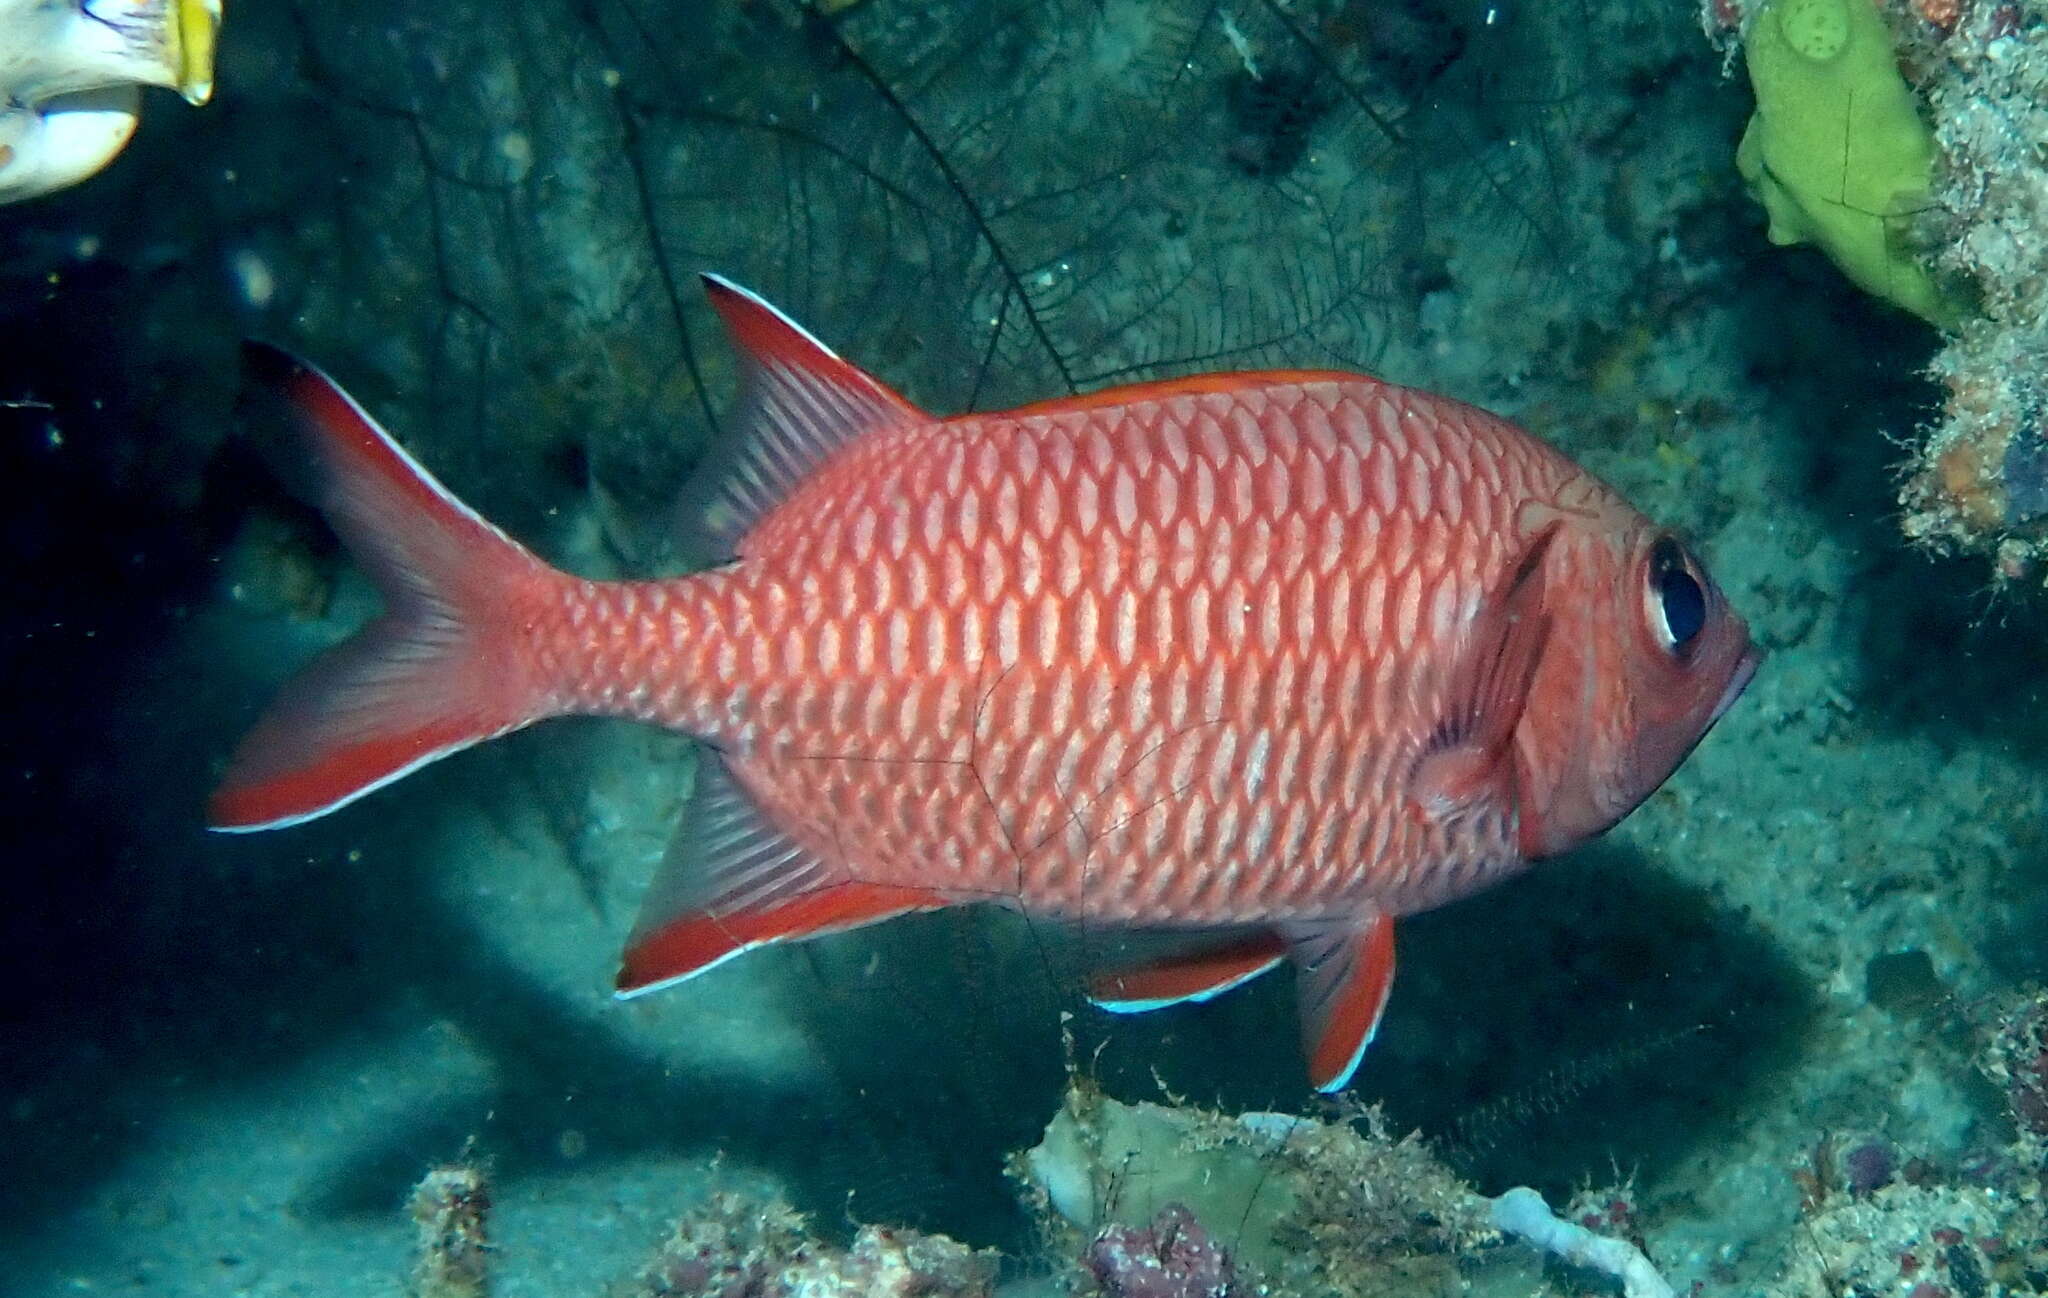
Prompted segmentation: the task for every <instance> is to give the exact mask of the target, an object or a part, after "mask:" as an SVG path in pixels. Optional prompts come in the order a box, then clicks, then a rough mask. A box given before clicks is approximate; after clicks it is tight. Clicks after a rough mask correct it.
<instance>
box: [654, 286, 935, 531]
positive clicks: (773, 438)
mask: <svg viewBox="0 0 2048 1298" xmlns="http://www.w3.org/2000/svg"><path fill="white" fill-rule="evenodd" d="M703 279H704V291H705V292H706V293H707V294H708V295H709V296H710V298H711V305H712V306H714V307H716V308H717V309H718V314H719V316H720V317H721V318H723V319H724V321H725V327H726V331H727V332H728V333H730V334H731V335H732V341H733V345H734V346H735V347H736V348H738V350H739V353H740V380H741V381H740V400H739V404H738V405H737V406H736V407H735V408H734V411H733V416H732V420H731V423H732V432H731V434H730V436H731V438H732V440H731V441H730V442H728V443H727V447H728V449H727V450H726V451H725V452H723V453H722V454H720V455H718V456H717V457H716V460H715V461H714V463H713V464H712V466H711V469H710V475H709V476H707V478H706V479H705V482H706V484H707V488H708V491H707V494H706V498H705V499H703V500H702V502H701V504H700V505H698V506H697V507H696V508H695V509H694V510H693V512H696V513H698V514H700V515H701V517H700V518H698V519H696V520H694V521H695V522H696V525H697V526H698V527H700V528H701V530H702V531H703V533H704V538H703V545H704V546H705V548H707V549H708V550H711V551H716V552H717V553H714V554H708V555H706V556H705V557H707V558H715V559H726V558H730V557H732V556H734V555H737V554H738V553H739V552H740V542H741V538H743V537H744V536H746V534H747V533H748V532H749V531H751V530H752V529H753V526H754V524H755V523H757V522H759V521H760V519H761V517H762V515H764V514H766V513H768V512H769V511H770V510H772V509H774V508H775V506H777V505H779V504H781V503H782V501H783V499H784V498H785V497H787V496H788V495H789V493H790V491H791V490H792V489H793V488H795V486H796V485H797V484H798V483H800V482H802V481H803V480H804V479H805V478H807V477H809V476H810V475H811V474H812V473H814V472H816V471H817V469H818V468H819V466H820V465H822V464H824V463H825V461H826V460H828V459H830V458H831V457H832V455H833V454H834V453H835V452H837V451H838V450H839V449H840V448H841V447H843V446H845V445H847V444H848V443H849V442H853V441H855V440H857V439H859V438H860V437H862V436H865V435H866V434H868V433H872V432H875V431H878V430H880V429H885V428H895V427H905V426H909V425H913V424H921V423H928V422H930V420H931V416H929V415H927V414H925V413H924V412H923V411H921V410H919V409H918V408H917V407H916V406H913V405H911V404H910V403H909V402H908V401H905V400H904V399H903V398H902V397H900V396H898V395H896V393H894V392H892V391H890V390H889V388H888V387H887V386H885V385H884V384H883V383H882V382H881V381H880V380H879V379H877V378H875V377H874V376H873V375H871V374H869V373H867V372H866V371H865V370H863V369H861V368H860V367H859V366H857V365H854V364H852V363H851V362H849V361H846V360H843V359H841V358H840V356H839V355H838V353H836V352H834V351H833V350H832V349H831V348H830V347H827V346H826V345H825V344H824V343H821V342H819V341H818V340H817V339H816V338H815V337H813V336H812V335H811V334H810V333H809V332H808V331H807V330H805V329H804V327H803V326H802V325H799V324H797V323H796V321H794V320H792V319H790V318H789V317H788V316H786V315H784V314H783V313H782V312H780V311H778V310H776V309H775V308H774V307H773V306H771V305H769V304H768V302H767V301H765V300H764V299H762V298H761V297H759V296H758V295H756V294H754V293H751V292H749V291H747V290H746V289H744V288H741V287H740V286H739V285H737V284H735V283H733V282H732V281H731V280H729V279H725V278H724V277H722V276H719V275H705V276H704V277H703Z"/></svg>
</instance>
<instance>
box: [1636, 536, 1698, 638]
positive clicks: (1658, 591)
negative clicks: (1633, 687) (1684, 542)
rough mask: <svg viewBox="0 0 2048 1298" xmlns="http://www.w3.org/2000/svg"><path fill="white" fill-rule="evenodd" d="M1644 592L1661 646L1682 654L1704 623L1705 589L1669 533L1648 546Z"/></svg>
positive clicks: (1682, 550)
mask: <svg viewBox="0 0 2048 1298" xmlns="http://www.w3.org/2000/svg"><path fill="white" fill-rule="evenodd" d="M1647 593H1648V595H1649V603H1650V608H1651V611H1652V612H1653V613H1654V614H1655V615H1656V617H1655V624H1656V626H1657V628H1658V630H1659V631H1660V632H1661V633H1662V637H1663V641H1664V647H1665V648H1666V649H1668V650H1670V651H1671V653H1672V654H1673V655H1675V656H1677V657H1679V658H1683V657H1685V656H1686V654H1687V653H1688V652H1690V650H1691V649H1692V646H1693V642H1694V641H1695V640H1697V639H1698V638H1699V634H1700V630H1701V629H1702V628H1703V627H1705V626H1706V624H1707V592H1706V590H1705V589H1704V588H1703V587H1701V585H1700V582H1699V578H1697V577H1695V576H1693V573H1692V565H1691V564H1689V563H1687V562H1686V558H1685V550H1684V549H1683V548H1681V547H1680V546H1679V544H1678V542H1676V541H1674V540H1672V539H1671V538H1670V537H1668V536H1666V537H1660V538H1659V539H1658V541H1657V544H1655V545H1654V546H1651V547H1650V566H1649V591H1648V592H1647Z"/></svg>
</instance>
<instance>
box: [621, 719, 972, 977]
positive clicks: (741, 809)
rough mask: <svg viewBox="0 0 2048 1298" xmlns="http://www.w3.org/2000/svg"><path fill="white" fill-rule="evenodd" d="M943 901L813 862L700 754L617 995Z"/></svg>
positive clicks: (724, 768) (721, 762) (720, 764)
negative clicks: (750, 952) (765, 948)
mask: <svg viewBox="0 0 2048 1298" xmlns="http://www.w3.org/2000/svg"><path fill="white" fill-rule="evenodd" d="M949 904H950V902H949V900H948V899H947V898H946V897H944V896H941V895H940V894H939V893H936V892H933V891H931V890H930V889H926V888H908V887H898V886H893V885H888V884H877V883H869V882H864V881H861V880H857V879H854V878H852V877H850V876H849V875H848V873H847V871H846V870H845V868H844V867H843V866H841V865H838V864H834V863H831V862H827V861H824V860H822V859H820V858H819V857H818V856H817V855H816V854H814V853H812V852H810V851H809V850H808V849H806V848H804V847H803V846H802V845H801V844H798V843H797V842H795V841H794V840H792V839H791V838H790V837H789V836H788V835H787V834H785V833H783V832H782V831H781V830H780V829H777V828H776V827H775V826H774V825H773V824H771V823H769V821H768V820H767V819H766V818H765V817H764V816H763V815H762V814H761V811H760V809H759V808H758V807H757V806H756V805H755V803H754V801H753V799H752V798H750V797H749V796H748V795H747V792H746V790H745V789H744V788H743V787H742V785H741V782H740V780H739V778H737V777H736V776H735V774H734V772H733V770H732V769H731V768H730V767H729V766H728V765H727V763H726V761H725V759H723V758H722V757H720V756H719V755H718V754H716V753H713V752H710V751H709V750H705V751H702V752H701V753H700V754H699V757H698V763H697V783H696V788H695V789H694V790H693V791H692V792H691V795H690V801H689V805H688V806H686V807H685V808H684V810H683V818H682V823H681V824H680V825H679V826H678V828H677V830H676V836H675V839H674V841H673V842H672V843H671V844H670V846H669V850H668V854H667V855H666V856H665V857H664V858H663V860H662V863H661V866H660V868H659V869H658V870H657V871H656V872H655V876H654V882H653V883H652V884H651V885H649V887H648V889H647V896H646V899H645V900H644V901H642V903H641V906H640V918H639V920H638V921H637V922H636V923H635V924H634V926H633V933H632V936H631V937H629V938H628V939H627V941H626V950H625V954H624V955H623V956H622V957H621V959H620V966H619V975H618V983H617V986H618V994H619V995H620V996H621V997H626V996H637V995H640V994H642V993H644V992H649V991H654V990H656V989H658V988H662V987H667V986H669V985H671V984H673V983H678V982H681V981H683V980H684V979H686V978H692V977H695V976H696V975H697V974H700V973H703V972H704V971H705V970H707V969H710V968H712V967H713V966H714V965H718V964H722V963H724V962H725V961H727V960H729V959H731V958H732V957H734V956H736V955H739V954H740V953H741V952H743V951H748V950H751V949H752V948H754V947H757V946H764V945H766V944H768V943H770V942H783V941H791V940H796V939H801V938H807V937H816V936H819V935H821V934H825V933H836V932H841V931H843V930H846V929H850V928H859V927H861V926H862V925H865V924H873V923H877V922H879V921H881V920H885V919H889V918H891V917H893V916H896V915H904V914H908V913H910V912H912V911H919V910H936V909H938V908H940V907H942V906H946V905H949Z"/></svg>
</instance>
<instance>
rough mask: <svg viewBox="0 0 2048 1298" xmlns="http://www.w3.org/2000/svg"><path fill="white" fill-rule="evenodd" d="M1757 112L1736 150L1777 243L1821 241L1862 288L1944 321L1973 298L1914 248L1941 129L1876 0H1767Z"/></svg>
mask: <svg viewBox="0 0 2048 1298" xmlns="http://www.w3.org/2000/svg"><path fill="white" fill-rule="evenodd" d="M1748 50H1749V80H1750V84H1751V85H1752V86H1753V87H1755V89H1756V115H1755V116H1754V117H1752V118H1750V119H1749V129H1748V130H1747V131H1745V132H1744V133H1743V136H1742V145H1741V148H1740V149H1738V150H1737V152H1736V155H1735V160H1736V165H1737V167H1739V168H1740V169H1741V171H1742V176H1743V179H1744V180H1746V181H1748V182H1749V190H1750V193H1751V194H1753V195H1754V196H1755V197H1756V200H1757V201H1758V202H1759V203H1762V204H1763V206H1764V210H1765V211H1766V212H1767V213H1769V214H1770V218H1771V225H1770V232H1769V233H1770V239H1771V242H1772V243H1778V244H1787V243H1811V244H1815V245H1817V246H1818V247H1819V248H1820V249H1821V251H1823V252H1825V253H1826V254H1827V255H1828V256H1829V258H1831V259H1832V260H1833V261H1834V263H1835V265H1837V266H1839V267H1841V268H1842V272H1843V273H1844V274H1846V275H1847V276H1848V277H1849V278H1850V279H1851V280H1853V281H1854V282H1855V283H1856V285H1857V287H1859V288H1861V289H1863V290H1864V291H1865V292H1867V293H1873V294H1875V295H1877V296H1878V297H1881V298H1883V299H1885V300H1886V301H1887V302H1891V303H1894V304H1895V305H1898V306H1901V307H1904V308H1905V309H1906V310H1908V311H1911V312H1913V313H1914V314H1915V315H1917V316H1919V317H1921V318H1922V319H1924V320H1926V321H1928V322H1930V323H1932V324H1935V325H1938V326H1940V327H1942V328H1953V327H1954V326H1955V325H1956V324H1957V323H1958V322H1959V321H1960V320H1961V318H1962V317H1963V315H1964V314H1965V310H1966V308H1965V306H1964V304H1963V303H1962V302H1960V301H1958V300H1957V299H1956V298H1955V297H1954V296H1953V295H1952V294H1950V293H1948V292H1947V291H1945V290H1944V289H1943V288H1942V286H1941V285H1940V284H1939V283H1937V282H1936V281H1935V279H1934V277H1933V276H1932V275H1931V274H1929V273H1928V270H1927V267H1926V265H1925V264H1923V263H1922V261H1921V260H1920V259H1919V258H1918V257H1917V256H1916V255H1915V254H1914V253H1913V251H1912V250H1911V249H1910V248H1907V247H1905V246H1904V240H1903V237H1902V236H1903V235H1904V234H1905V232H1906V228H1907V222H1908V219H1909V218H1910V216H1911V215H1912V213H1913V212H1914V211H1915V210H1916V209H1918V208H1921V207H1924V206H1925V205H1926V204H1927V201H1928V199H1927V191H1928V181H1929V177H1930V173H1931V171H1932V168H1933V163H1934V136H1933V134H1932V132H1930V131H1929V130H1928V129H1927V124H1926V123H1925V122H1922V121H1921V120H1920V115H1919V112H1918V111H1917V110H1916V108H1915V106H1914V103H1913V92H1912V91H1911V90H1910V89H1909V88H1908V87H1907V85H1906V81H1905V78H1904V77H1901V76H1900V75H1899V69H1898V64H1897V62H1896V60H1895V58H1894V55H1893V52H1892V42H1891V33H1890V32H1889V31H1887V30H1886V28H1885V24H1884V20H1883V19H1882V18H1880V17H1879V16H1878V12H1877V7H1876V5H1875V4H1873V3H1872V0H1767V3H1766V4H1765V5H1764V7H1763V8H1762V9H1761V10H1760V11H1759V12H1758V13H1757V16H1756V20H1755V22H1754V23H1752V24H1751V26H1750V32H1749V37H1748Z"/></svg>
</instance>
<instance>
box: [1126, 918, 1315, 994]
mask: <svg viewBox="0 0 2048 1298" xmlns="http://www.w3.org/2000/svg"><path fill="white" fill-rule="evenodd" d="M1286 958H1287V943H1286V942H1285V941H1284V940H1282V939H1281V937H1280V935H1279V934H1277V933H1274V932H1272V931H1270V930H1268V929H1259V930H1256V931H1254V932H1251V933H1248V934H1245V935H1244V936H1242V937H1240V938H1238V939H1236V940H1234V941H1228V942H1222V943H1212V944H1209V945H1205V946H1201V947H1197V948H1195V949H1193V950H1184V951H1180V952H1177V953H1175V954H1174V955H1172V956H1168V957H1166V958H1164V959H1156V960H1151V961H1147V962H1145V963H1143V964H1134V965H1128V966H1125V967H1123V968H1119V969H1109V970H1104V971H1103V972H1101V973H1099V974H1097V975H1095V976H1094V977H1093V978H1091V979H1089V980H1088V999H1089V1000H1090V1001H1092V1002H1093V1003H1094V1004H1095V1005H1096V1006H1097V1007H1098V1008H1100V1009H1105V1010H1108V1011H1109V1012H1110V1013H1112V1014H1144V1013H1147V1012H1148V1011H1151V1010H1157V1009H1164V1008H1166V1007H1167V1006H1169V1005H1179V1004H1183V1003H1185V1002H1199V1001H1206V1000H1210V999H1212V998H1214V997H1217V996H1221V995H1222V994H1223V993H1224V992H1227V991H1229V990H1230V989H1232V988H1233V987H1241V986H1243V985H1244V984H1246V983H1248V982H1250V981H1251V980H1252V979H1254V978H1256V977H1258V976H1259V975H1260V974H1262V973H1264V972H1266V971H1267V970H1268V969H1271V968H1272V967H1273V966H1274V965H1277V964H1279V963H1280V962H1281V961H1282V960H1284V959H1286Z"/></svg>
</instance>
